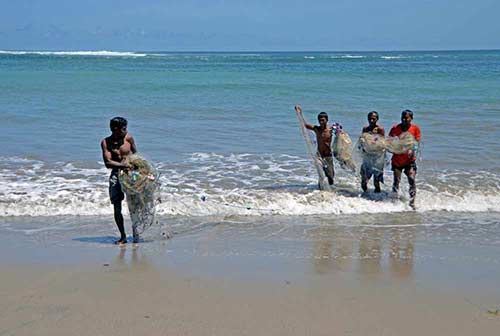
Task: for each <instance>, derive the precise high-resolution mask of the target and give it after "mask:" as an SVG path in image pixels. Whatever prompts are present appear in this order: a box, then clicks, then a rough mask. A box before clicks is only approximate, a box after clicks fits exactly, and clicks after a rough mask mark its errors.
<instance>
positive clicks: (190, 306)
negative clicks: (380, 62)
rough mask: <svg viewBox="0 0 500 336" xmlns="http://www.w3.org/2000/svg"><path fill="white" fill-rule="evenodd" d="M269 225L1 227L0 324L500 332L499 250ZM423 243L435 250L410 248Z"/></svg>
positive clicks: (104, 329) (107, 331) (29, 330)
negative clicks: (311, 234) (144, 230)
mask: <svg viewBox="0 0 500 336" xmlns="http://www.w3.org/2000/svg"><path fill="white" fill-rule="evenodd" d="M31 221H33V219H32V220H31ZM80 224H81V227H83V228H85V227H86V226H87V224H88V223H86V222H85V221H82V222H81V223H80ZM17 225H18V226H19V225H20V224H19V223H17ZM82 230H83V231H85V229H82ZM263 230H264V231H265V229H264V228H261V229H258V228H257V227H255V228H254V229H253V234H252V239H245V238H244V237H245V234H243V235H242V234H241V231H240V230H239V229H238V226H235V225H231V224H229V223H225V224H221V225H219V226H216V227H207V228H204V229H202V230H198V231H196V232H190V233H179V234H177V235H176V236H174V238H173V239H171V240H166V241H155V240H153V241H146V242H145V243H143V244H139V245H136V246H134V245H132V244H129V245H127V246H126V247H121V248H120V247H116V246H112V244H111V239H108V238H107V237H101V236H99V235H95V236H94V239H91V236H89V238H88V239H83V238H81V235H82V234H84V232H83V231H77V232H75V231H72V232H71V233H69V234H68V233H65V234H63V235H62V236H58V235H51V236H45V238H43V239H41V240H39V239H38V240H36V241H34V240H32V237H33V236H26V235H20V234H18V233H12V232H10V231H4V232H3V234H4V237H5V238H6V240H5V244H3V246H2V247H1V248H0V252H1V255H3V256H4V258H2V262H1V263H0V270H1V274H2V280H1V282H0V297H1V300H0V335H2V336H4V335H137V334H141V335H160V334H169V335H403V334H404V335H423V334H427V335H433V334H440V335H494V334H496V333H497V332H498V330H500V317H499V316H495V315H494V314H491V312H490V313H489V312H488V310H494V309H497V308H498V304H499V302H500V301H499V299H500V295H499V292H498V288H497V287H496V285H495V283H496V284H497V283H498V281H497V280H498V261H497V260H496V259H488V258H486V255H487V254H488V253H489V252H488V251H486V250H482V249H479V250H477V249H476V252H477V251H479V252H477V254H469V257H467V253H463V256H464V258H449V257H444V256H446V255H447V254H448V255H453V254H454V250H453V249H454V248H453V247H452V246H451V245H453V244H451V245H448V246H446V245H445V244H437V243H436V244H430V245H428V246H423V245H421V244H420V242H419V240H418V239H415V241H414V242H413V243H412V244H409V245H408V244H406V245H405V244H404V243H403V241H405V239H406V238H405V237H406V236H404V235H403V236H401V237H400V243H401V246H398V250H397V251H396V250H394V246H393V247H392V248H393V249H392V250H391V247H390V245H386V244H385V243H386V241H385V239H386V238H384V235H380V232H378V233H377V231H376V230H371V231H364V233H363V234H364V235H365V237H364V238H363V239H364V242H363V241H361V240H360V241H357V242H355V244H356V248H353V246H354V245H352V244H353V239H354V240H356V239H357V238H356V237H355V236H353V235H352V234H351V235H350V237H351V239H350V240H347V239H346V236H345V232H344V234H343V233H342V232H341V229H340V228H336V230H334V229H331V230H326V231H325V230H320V232H317V233H315V234H316V237H320V236H321V237H322V238H321V239H315V240H307V241H294V240H293V239H290V240H291V241H290V240H286V239H283V237H289V238H290V237H291V234H289V233H284V234H283V236H282V237H280V238H275V239H271V240H270V239H263V238H262V237H264V236H266V235H268V232H263ZM248 233H249V232H247V234H248ZM351 233H352V231H351ZM402 233H404V232H402ZM40 236H43V235H40ZM75 237H76V239H75ZM78 237H80V238H78ZM259 237H260V238H259ZM377 241H378V242H379V244H378V245H377V243H376V242H377ZM71 244H73V247H71V246H70V245H71ZM476 247H477V246H476ZM386 248H387V249H386ZM419 248H420V249H425V250H427V252H426V253H427V254H426V253H422V254H420V253H418V252H414V251H415V250H418V249H419ZM297 251H301V252H300V253H298V252H297ZM306 251H311V254H309V252H306ZM391 251H392V252H391ZM470 251H473V249H471V250H470ZM471 253H472V252H471ZM426 255H434V256H441V257H437V258H429V257H425V256H426ZM6 257H7V258H6ZM474 265H475V266H474ZM495 279H496V280H495Z"/></svg>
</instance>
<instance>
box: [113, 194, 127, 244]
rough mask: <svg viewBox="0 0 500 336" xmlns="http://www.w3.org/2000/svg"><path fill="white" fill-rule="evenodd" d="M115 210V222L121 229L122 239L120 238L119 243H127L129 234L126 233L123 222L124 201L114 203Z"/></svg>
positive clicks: (119, 229)
mask: <svg viewBox="0 0 500 336" xmlns="http://www.w3.org/2000/svg"><path fill="white" fill-rule="evenodd" d="M113 210H114V216H115V223H116V226H117V227H118V231H120V240H118V241H117V242H116V243H117V244H125V243H126V242H127V235H126V234H125V226H124V224H123V215H122V202H121V201H120V202H115V203H113Z"/></svg>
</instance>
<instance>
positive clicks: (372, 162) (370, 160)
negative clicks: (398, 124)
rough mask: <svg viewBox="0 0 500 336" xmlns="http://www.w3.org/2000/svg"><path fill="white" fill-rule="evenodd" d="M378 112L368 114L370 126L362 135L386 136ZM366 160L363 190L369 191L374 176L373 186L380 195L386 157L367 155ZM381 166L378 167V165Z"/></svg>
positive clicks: (362, 176) (363, 168)
mask: <svg viewBox="0 0 500 336" xmlns="http://www.w3.org/2000/svg"><path fill="white" fill-rule="evenodd" d="M378 119H379V116H378V112H377V111H371V112H370V113H368V126H365V127H363V131H362V133H370V134H378V135H380V136H382V137H383V136H385V129H384V128H383V127H382V126H380V125H379V124H378ZM365 156H366V159H364V160H363V164H362V165H361V189H363V191H364V192H366V191H368V181H369V180H370V178H371V177H372V175H373V185H374V186H375V192H376V193H379V192H380V191H381V190H380V183H384V163H385V162H384V156H385V154H384V155H383V157H381V158H380V157H371V156H369V154H365ZM378 161H381V162H380V165H379V166H377V165H376V163H379V162H378Z"/></svg>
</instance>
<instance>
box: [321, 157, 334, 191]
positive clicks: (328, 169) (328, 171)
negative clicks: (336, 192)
mask: <svg viewBox="0 0 500 336" xmlns="http://www.w3.org/2000/svg"><path fill="white" fill-rule="evenodd" d="M323 160H324V162H325V164H326V166H325V167H324V171H325V175H326V177H327V178H328V183H329V184H330V185H332V184H333V178H334V177H335V170H334V168H333V157H326V158H323Z"/></svg>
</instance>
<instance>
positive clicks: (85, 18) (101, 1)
mask: <svg viewBox="0 0 500 336" xmlns="http://www.w3.org/2000/svg"><path fill="white" fill-rule="evenodd" d="M0 8H1V10H0V50H118V51H121V50H123V51H367V50H374V51H375V50H384V51H385V50H450V49H453V50H456V49H460V50H462V49H500V20H499V19H498V15H499V14H500V1H499V0H268V1H265V0H204V1H203V0H163V1H160V0H134V1H131V0H85V1H83V0H79V1H76V0H15V1H12V0H0Z"/></svg>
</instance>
